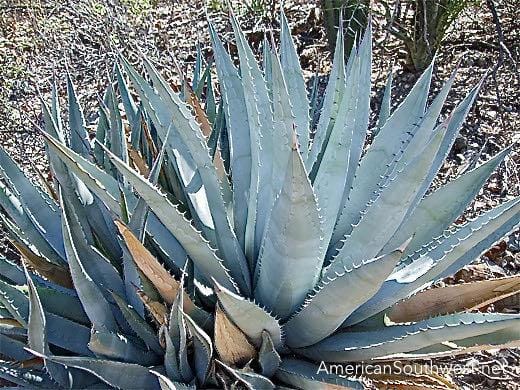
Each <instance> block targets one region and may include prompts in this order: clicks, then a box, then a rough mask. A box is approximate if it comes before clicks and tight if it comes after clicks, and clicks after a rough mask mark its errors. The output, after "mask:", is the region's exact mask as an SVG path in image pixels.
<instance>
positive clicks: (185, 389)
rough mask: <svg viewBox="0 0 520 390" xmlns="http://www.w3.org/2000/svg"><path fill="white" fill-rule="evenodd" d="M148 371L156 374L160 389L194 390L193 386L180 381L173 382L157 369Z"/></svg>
mask: <svg viewBox="0 0 520 390" xmlns="http://www.w3.org/2000/svg"><path fill="white" fill-rule="evenodd" d="M150 372H151V373H152V374H154V375H156V376H157V378H158V379H159V384H160V386H161V390H196V387H195V386H192V385H186V384H185V383H181V382H174V381H172V380H171V379H170V378H168V377H167V376H164V375H162V374H160V373H158V372H157V371H153V370H150Z"/></svg>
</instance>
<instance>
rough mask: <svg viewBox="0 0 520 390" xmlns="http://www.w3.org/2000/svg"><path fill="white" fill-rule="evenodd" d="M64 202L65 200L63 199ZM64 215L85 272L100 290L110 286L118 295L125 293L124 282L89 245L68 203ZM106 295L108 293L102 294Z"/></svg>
mask: <svg viewBox="0 0 520 390" xmlns="http://www.w3.org/2000/svg"><path fill="white" fill-rule="evenodd" d="M64 202H65V203H66V201H64ZM64 207H65V209H66V210H65V212H64V217H66V218H67V224H68V228H69V232H70V237H71V242H72V243H73V245H74V248H75V251H76V253H77V254H78V257H79V260H80V262H81V264H82V267H84V269H85V272H86V273H87V274H88V275H89V277H91V278H92V279H93V280H94V283H96V284H97V285H98V286H99V288H100V289H101V291H103V290H106V289H108V288H110V289H111V290H113V291H115V292H116V293H117V294H119V295H123V294H124V293H125V288H124V283H123V280H122V279H121V276H120V275H119V272H118V271H117V270H116V269H115V267H114V266H113V265H112V264H110V262H109V260H108V259H107V258H106V257H105V256H103V255H102V254H101V253H100V252H99V251H98V250H97V249H96V248H94V247H91V246H90V245H89V244H88V243H87V241H86V238H85V234H84V231H83V229H82V226H81V224H80V222H79V220H78V216H77V215H76V214H75V213H74V209H73V208H72V207H70V205H65V206H64ZM103 295H104V296H105V297H108V293H104V294H103Z"/></svg>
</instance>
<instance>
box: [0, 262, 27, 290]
mask: <svg viewBox="0 0 520 390" xmlns="http://www.w3.org/2000/svg"><path fill="white" fill-rule="evenodd" d="M0 277H1V278H2V279H8V281H10V282H12V283H13V284H17V285H21V284H25V275H24V272H23V270H22V268H21V267H20V266H19V265H18V264H16V263H15V262H13V261H11V260H9V259H6V258H5V257H4V256H2V255H0Z"/></svg>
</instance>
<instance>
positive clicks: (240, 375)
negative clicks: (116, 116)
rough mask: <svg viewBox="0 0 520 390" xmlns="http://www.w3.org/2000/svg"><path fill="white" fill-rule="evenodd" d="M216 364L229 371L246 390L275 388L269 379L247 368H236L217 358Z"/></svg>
mask: <svg viewBox="0 0 520 390" xmlns="http://www.w3.org/2000/svg"><path fill="white" fill-rule="evenodd" d="M217 362H218V364H219V365H220V366H222V367H223V368H224V369H225V370H226V371H227V372H228V373H230V374H231V375H232V376H233V377H234V378H236V379H237V380H238V382H239V383H240V384H242V385H244V386H245V388H246V389H248V390H254V389H265V390H270V389H275V386H274V384H273V382H271V380H270V379H269V378H267V377H265V376H263V375H259V374H257V373H255V372H253V371H251V370H247V369H236V368H232V367H230V366H228V365H227V364H224V363H222V362H221V361H220V360H217Z"/></svg>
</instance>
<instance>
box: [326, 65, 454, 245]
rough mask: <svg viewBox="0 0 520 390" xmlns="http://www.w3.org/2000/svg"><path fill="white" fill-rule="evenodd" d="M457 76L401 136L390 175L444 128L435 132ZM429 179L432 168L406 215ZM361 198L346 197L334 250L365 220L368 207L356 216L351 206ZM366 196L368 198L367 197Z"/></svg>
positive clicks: (419, 197)
mask: <svg viewBox="0 0 520 390" xmlns="http://www.w3.org/2000/svg"><path fill="white" fill-rule="evenodd" d="M455 75H456V72H453V74H452V76H451V77H450V79H449V80H448V81H447V82H446V83H445V84H444V86H443V87H442V89H441V91H440V92H439V93H438V95H437V96H436V98H435V99H434V101H433V103H432V104H431V105H430V107H429V108H428V110H427V112H426V114H425V115H424V116H423V117H421V118H419V119H418V122H417V124H414V125H413V126H412V127H411V128H410V129H409V131H408V132H407V133H406V134H404V135H403V136H402V138H403V139H402V143H401V145H400V147H399V149H398V150H396V151H394V153H393V160H392V161H389V162H388V168H387V174H388V173H389V172H390V173H391V172H399V171H401V170H403V169H404V168H405V167H406V166H407V165H410V164H412V161H413V159H414V158H416V157H417V155H418V151H421V150H423V149H425V147H426V146H427V144H428V142H431V141H432V139H433V138H434V137H435V134H437V132H438V131H439V129H443V126H442V125H440V126H438V127H437V128H436V129H435V130H434V128H435V125H436V123H437V120H438V117H439V114H440V112H441V109H442V106H443V105H444V102H445V101H446V97H447V96H448V93H449V91H450V89H451V86H452V85H453V81H454V80H455ZM449 126H450V121H447V122H446V130H445V132H446V134H447V135H446V136H445V138H446V137H450V136H451V135H449V134H451V133H450V132H449V128H450V127H449ZM443 142H444V140H443ZM441 145H442V144H441ZM436 158H437V155H436V156H435V158H433V159H432V161H435V159H436ZM385 175H386V174H385ZM429 176H431V168H430V171H429V172H428V174H427V175H426V177H425V179H424V181H423V183H421V184H417V185H416V186H417V188H418V192H417V194H416V195H415V199H414V200H413V202H412V203H411V204H410V205H409V206H408V209H407V215H409V214H410V212H411V211H412V210H413V209H414V208H415V206H416V204H417V202H418V200H420V199H421V198H422V197H423V195H424V193H425V192H426V190H427V188H428V186H429V184H430V182H428V185H427V186H425V185H424V183H425V182H426V180H427V179H428V178H429ZM385 177H386V176H383V181H382V182H380V183H379V184H378V187H379V188H378V189H377V191H376V192H375V194H376V195H377V193H378V192H380V187H381V185H384V184H385V182H384V179H385ZM351 184H352V181H351V182H350V184H349V186H348V188H346V190H350V185H351ZM344 195H345V194H344ZM348 195H350V193H348ZM359 195H361V194H360V193H359V192H357V193H356V190H354V194H353V198H352V199H350V198H349V199H348V200H347V198H346V197H345V196H344V197H343V203H342V206H343V208H342V209H341V213H340V215H339V216H338V221H337V224H336V228H335V231H334V234H333V236H332V240H331V247H332V248H335V247H339V246H340V244H339V240H341V239H342V238H343V237H342V235H344V234H345V233H350V232H351V231H352V230H353V226H355V224H357V223H358V222H359V219H360V218H362V216H363V213H364V212H365V211H366V206H365V210H364V211H362V212H361V213H358V214H357V215H356V210H354V208H352V206H351V204H352V202H357V201H356V200H355V199H356V196H359ZM364 196H365V198H366V194H365V195H364ZM373 198H374V197H373V195H371V196H370V197H369V198H368V199H366V200H365V202H367V204H370V202H372V201H374V199H373ZM355 218H358V219H355ZM350 224H352V225H350ZM408 237H409V236H408ZM397 245H399V243H397ZM394 247H395V246H393V247H390V249H391V248H394ZM382 253H384V252H382Z"/></svg>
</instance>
